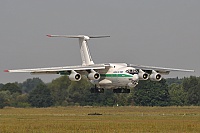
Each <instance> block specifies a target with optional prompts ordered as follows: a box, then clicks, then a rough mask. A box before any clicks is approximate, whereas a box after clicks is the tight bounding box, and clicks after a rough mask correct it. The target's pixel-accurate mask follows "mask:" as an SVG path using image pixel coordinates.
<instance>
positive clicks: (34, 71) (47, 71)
mask: <svg viewBox="0 0 200 133" xmlns="http://www.w3.org/2000/svg"><path fill="white" fill-rule="evenodd" d="M99 69H105V65H104V64H94V65H88V66H64V67H48V68H34V69H16V70H4V72H18V73H24V72H28V73H31V74H65V73H67V72H70V71H87V70H99Z"/></svg>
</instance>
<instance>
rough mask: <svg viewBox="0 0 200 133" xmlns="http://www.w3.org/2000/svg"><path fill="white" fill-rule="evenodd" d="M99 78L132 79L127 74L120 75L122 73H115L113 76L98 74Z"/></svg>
mask: <svg viewBox="0 0 200 133" xmlns="http://www.w3.org/2000/svg"><path fill="white" fill-rule="evenodd" d="M100 75H101V77H108V78H111V77H123V78H128V77H133V76H132V75H129V74H122V73H115V74H100Z"/></svg>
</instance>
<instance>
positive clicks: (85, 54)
mask: <svg viewBox="0 0 200 133" xmlns="http://www.w3.org/2000/svg"><path fill="white" fill-rule="evenodd" d="M47 36H48V37H66V38H78V39H79V45H80V53H81V58H82V65H84V66H87V65H92V64H94V62H93V60H92V57H91V55H90V51H89V48H88V43H87V40H89V39H90V38H105V37H110V36H85V35H78V36H68V35H47Z"/></svg>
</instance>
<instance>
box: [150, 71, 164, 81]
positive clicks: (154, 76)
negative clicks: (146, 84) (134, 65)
mask: <svg viewBox="0 0 200 133" xmlns="http://www.w3.org/2000/svg"><path fill="white" fill-rule="evenodd" d="M161 79H162V76H161V74H160V73H157V72H156V71H154V70H153V71H152V74H151V75H150V80H151V81H160V80H161Z"/></svg>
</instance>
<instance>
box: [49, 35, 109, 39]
mask: <svg viewBox="0 0 200 133" xmlns="http://www.w3.org/2000/svg"><path fill="white" fill-rule="evenodd" d="M47 36H48V37H65V38H84V39H88V40H89V39H90V38H105V37H110V36H86V35H47Z"/></svg>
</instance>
